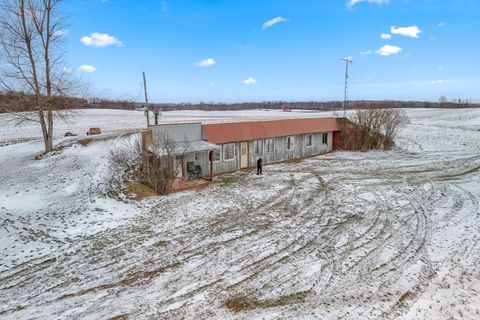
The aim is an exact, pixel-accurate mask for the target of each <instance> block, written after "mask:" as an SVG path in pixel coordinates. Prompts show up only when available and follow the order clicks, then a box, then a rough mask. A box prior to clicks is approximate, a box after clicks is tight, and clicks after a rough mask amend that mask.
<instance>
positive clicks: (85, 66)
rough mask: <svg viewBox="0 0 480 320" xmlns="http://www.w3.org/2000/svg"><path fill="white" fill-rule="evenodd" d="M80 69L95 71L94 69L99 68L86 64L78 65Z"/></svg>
mask: <svg viewBox="0 0 480 320" xmlns="http://www.w3.org/2000/svg"><path fill="white" fill-rule="evenodd" d="M78 70H79V71H83V72H93V71H95V70H97V68H95V67H93V66H90V65H88V64H84V65H82V66H80V67H78Z"/></svg>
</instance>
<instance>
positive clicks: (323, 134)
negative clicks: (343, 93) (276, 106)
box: [202, 117, 340, 173]
mask: <svg viewBox="0 0 480 320" xmlns="http://www.w3.org/2000/svg"><path fill="white" fill-rule="evenodd" d="M339 130H340V128H339V125H338V123H337V120H336V119H335V118H333V117H329V118H305V119H284V120H268V121H251V122H232V123H215V124H203V125H202V131H203V138H204V139H205V140H206V141H208V142H210V143H213V144H215V145H219V146H221V149H215V150H214V164H213V167H214V172H215V173H224V172H231V171H235V170H238V169H242V168H247V167H252V166H255V165H256V162H257V160H258V159H259V158H262V162H263V163H264V164H267V163H274V162H280V161H285V160H290V159H297V158H303V157H307V156H312V155H317V154H323V153H327V152H331V151H332V149H333V136H334V133H335V132H338V131H339Z"/></svg>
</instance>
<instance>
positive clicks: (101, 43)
mask: <svg viewBox="0 0 480 320" xmlns="http://www.w3.org/2000/svg"><path fill="white" fill-rule="evenodd" d="M80 41H81V42H82V43H83V44H84V45H86V46H92V47H98V48H103V47H106V46H117V47H123V43H122V42H121V41H120V40H118V39H117V38H115V37H114V36H111V35H109V34H106V33H98V32H94V33H92V34H91V35H89V36H84V37H82V38H81V39H80Z"/></svg>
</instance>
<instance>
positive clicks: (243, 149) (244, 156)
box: [240, 141, 248, 168]
mask: <svg viewBox="0 0 480 320" xmlns="http://www.w3.org/2000/svg"><path fill="white" fill-rule="evenodd" d="M247 167H248V142H247V141H244V142H241V143H240V168H247Z"/></svg>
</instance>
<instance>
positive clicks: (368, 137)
mask: <svg viewBox="0 0 480 320" xmlns="http://www.w3.org/2000/svg"><path fill="white" fill-rule="evenodd" d="M408 123H409V119H408V116H407V114H406V113H405V111H404V110H401V109H388V108H382V109H375V108H367V109H362V110H357V111H356V112H355V113H354V114H353V116H351V119H342V120H341V123H340V128H341V130H342V144H341V148H342V149H344V150H360V151H367V150H376V149H383V150H390V149H391V148H393V147H394V146H395V141H394V139H395V136H396V134H397V132H398V130H399V129H400V128H402V127H403V126H405V125H406V124H408Z"/></svg>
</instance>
